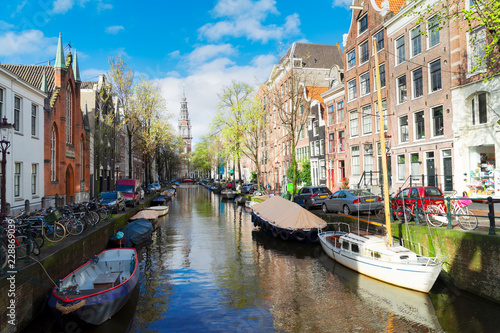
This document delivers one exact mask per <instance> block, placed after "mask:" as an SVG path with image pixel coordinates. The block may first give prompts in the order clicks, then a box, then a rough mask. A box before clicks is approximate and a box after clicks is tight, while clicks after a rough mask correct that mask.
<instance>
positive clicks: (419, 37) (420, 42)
mask: <svg viewBox="0 0 500 333" xmlns="http://www.w3.org/2000/svg"><path fill="white" fill-rule="evenodd" d="M415 30H418V31H419V34H418V37H416V38H418V42H419V44H420V51H419V52H418V53H415V48H414V45H413V32H414V31H415ZM421 53H422V34H421V33H420V25H419V26H418V27H415V28H413V29H411V30H410V59H411V58H414V57H416V56H418V55H419V54H421Z"/></svg>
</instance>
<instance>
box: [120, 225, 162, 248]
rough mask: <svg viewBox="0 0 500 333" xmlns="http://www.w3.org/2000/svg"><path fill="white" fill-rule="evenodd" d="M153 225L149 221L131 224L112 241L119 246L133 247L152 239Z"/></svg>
mask: <svg viewBox="0 0 500 333" xmlns="http://www.w3.org/2000/svg"><path fill="white" fill-rule="evenodd" d="M153 231H154V226H153V223H152V222H151V221H150V220H147V219H138V220H134V221H132V222H130V223H129V224H127V225H126V226H124V227H123V229H122V230H120V231H119V232H117V233H116V235H115V236H113V238H112V239H111V240H112V241H113V242H114V243H115V244H116V245H117V246H125V247H132V246H136V245H139V244H141V243H142V242H144V241H146V240H148V239H150V238H151V234H152V233H153Z"/></svg>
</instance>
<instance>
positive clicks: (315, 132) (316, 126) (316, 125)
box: [312, 120, 319, 136]
mask: <svg viewBox="0 0 500 333" xmlns="http://www.w3.org/2000/svg"><path fill="white" fill-rule="evenodd" d="M312 125H313V136H318V133H319V123H318V121H317V120H314V121H313V124H312Z"/></svg>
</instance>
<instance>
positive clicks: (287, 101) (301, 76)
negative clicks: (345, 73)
mask: <svg viewBox="0 0 500 333" xmlns="http://www.w3.org/2000/svg"><path fill="white" fill-rule="evenodd" d="M342 64H343V56H342V51H341V49H340V46H339V45H320V44H307V43H293V44H292V46H291V47H290V48H289V49H288V50H287V53H286V54H285V55H284V56H283V57H282V58H281V59H280V61H279V63H278V64H276V65H275V66H274V67H273V69H272V71H271V74H270V76H269V79H268V80H267V82H266V83H265V84H264V85H263V86H261V88H260V90H259V97H260V98H261V100H262V102H263V106H264V108H265V111H266V115H265V118H266V119H265V123H266V126H267V127H266V128H265V130H264V131H263V133H262V136H261V137H262V142H265V143H267V144H266V145H263V147H262V148H261V151H260V153H259V154H260V156H261V159H260V160H261V164H262V167H261V174H262V176H263V181H264V184H269V185H270V186H271V187H273V188H276V189H278V188H281V189H284V188H285V186H286V184H287V182H288V181H290V180H289V179H287V170H288V169H289V168H290V166H291V159H292V156H294V155H295V159H296V160H297V161H298V162H299V165H300V163H301V162H302V161H305V160H309V158H310V157H312V160H311V170H312V175H314V177H313V178H312V179H313V181H314V182H315V183H316V184H326V165H325V153H324V151H325V148H324V145H325V141H324V124H325V112H324V101H323V98H322V97H321V93H323V92H325V91H326V90H328V81H327V80H326V79H327V77H328V74H329V71H330V69H331V68H332V67H333V66H334V65H337V66H342ZM312 109H313V110H314V112H313V113H311V110H312ZM320 127H322V128H323V129H322V130H321V132H322V136H321V137H320V135H319V133H320V130H319V128H320ZM293 150H294V151H293ZM299 168H300V167H299Z"/></svg>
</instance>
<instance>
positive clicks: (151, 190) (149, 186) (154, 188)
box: [146, 184, 156, 193]
mask: <svg viewBox="0 0 500 333" xmlns="http://www.w3.org/2000/svg"><path fill="white" fill-rule="evenodd" d="M146 191H147V192H148V193H155V192H156V186H154V185H153V184H149V185H148V187H147V188H146Z"/></svg>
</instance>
